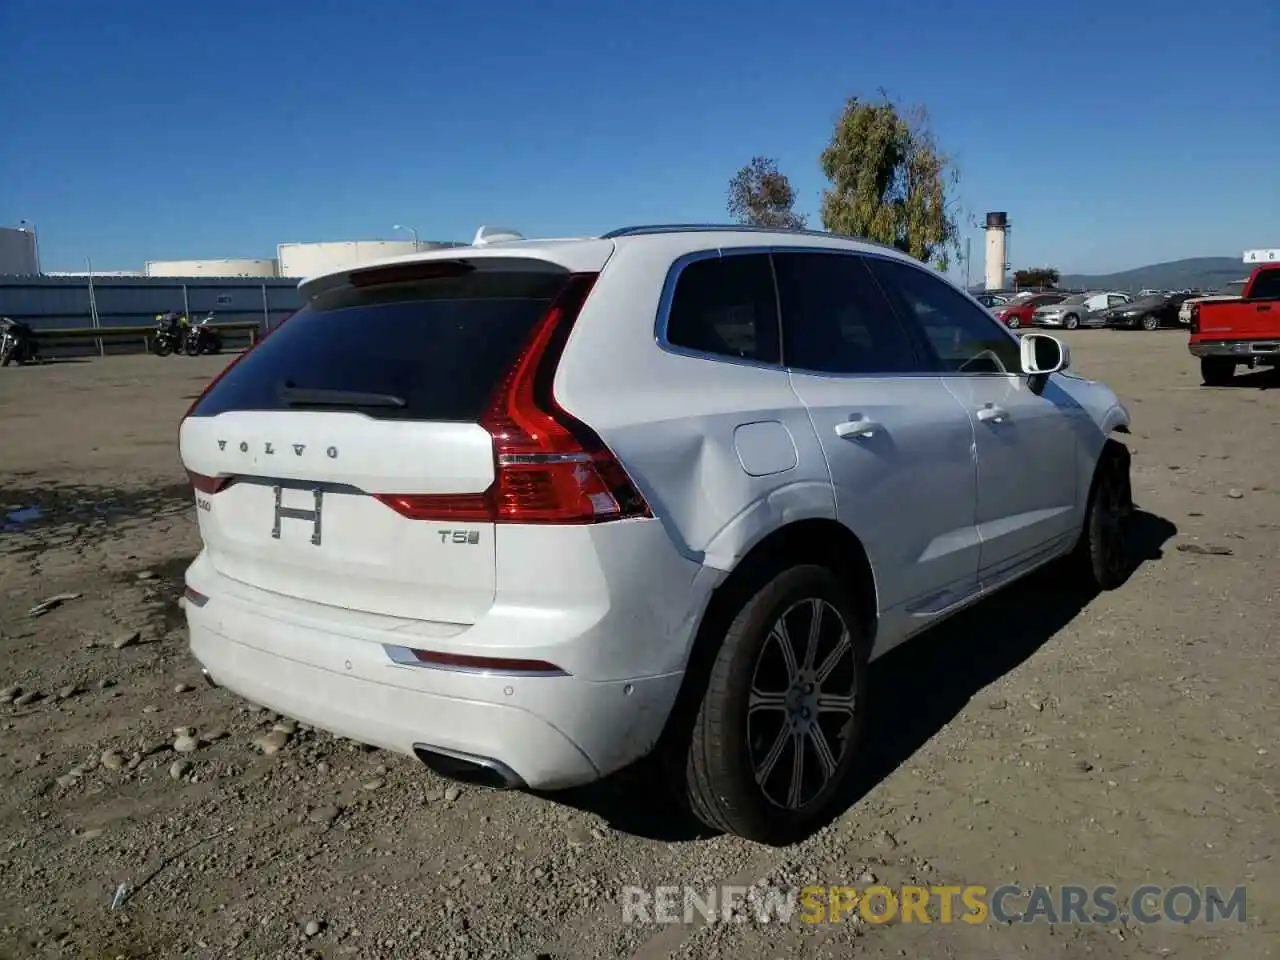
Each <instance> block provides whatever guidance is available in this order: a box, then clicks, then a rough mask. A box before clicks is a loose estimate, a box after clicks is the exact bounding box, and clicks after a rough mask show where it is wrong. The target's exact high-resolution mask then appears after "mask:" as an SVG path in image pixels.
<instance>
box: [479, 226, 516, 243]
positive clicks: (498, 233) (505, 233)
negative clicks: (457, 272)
mask: <svg viewBox="0 0 1280 960" xmlns="http://www.w3.org/2000/svg"><path fill="white" fill-rule="evenodd" d="M523 239H524V234H522V233H520V232H519V231H516V230H512V229H510V228H509V227H485V226H482V227H481V228H480V229H479V230H477V231H476V235H475V239H473V240H472V241H471V245H472V246H473V247H485V246H488V245H489V244H491V243H510V242H511V241H512V240H523Z"/></svg>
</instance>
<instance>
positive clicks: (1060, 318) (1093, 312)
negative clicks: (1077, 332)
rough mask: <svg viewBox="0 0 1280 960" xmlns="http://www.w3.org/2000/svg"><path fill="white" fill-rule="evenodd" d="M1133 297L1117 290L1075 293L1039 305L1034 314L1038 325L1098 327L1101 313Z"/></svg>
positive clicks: (1070, 327) (1068, 327)
mask: <svg viewBox="0 0 1280 960" xmlns="http://www.w3.org/2000/svg"><path fill="white" fill-rule="evenodd" d="M1132 299H1133V298H1132V297H1130V296H1129V294H1127V293H1119V292H1116V291H1112V292H1105V293H1074V294H1072V295H1071V296H1069V297H1067V298H1066V299H1064V300H1062V301H1061V302H1059V303H1051V304H1048V305H1046V306H1043V307H1037V308H1036V311H1035V313H1034V314H1033V315H1032V318H1033V320H1034V321H1035V324H1036V326H1038V327H1066V328H1067V329H1068V330H1074V329H1076V327H1097V326H1101V325H1102V322H1103V321H1102V319H1101V314H1102V312H1103V311H1104V310H1107V309H1108V308H1110V307H1114V306H1116V305H1117V304H1121V303H1128V302H1129V301H1130V300H1132Z"/></svg>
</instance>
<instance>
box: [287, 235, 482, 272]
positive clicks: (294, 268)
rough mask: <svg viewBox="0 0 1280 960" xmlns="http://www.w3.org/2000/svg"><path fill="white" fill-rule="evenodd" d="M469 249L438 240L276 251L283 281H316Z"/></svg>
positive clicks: (297, 246) (325, 245)
mask: <svg viewBox="0 0 1280 960" xmlns="http://www.w3.org/2000/svg"><path fill="white" fill-rule="evenodd" d="M457 246H465V244H460V243H450V242H444V241H437V240H423V241H421V242H418V241H416V240H345V241H341V240H340V241H335V242H332V243H282V244H280V245H279V246H278V247H277V248H276V259H277V260H278V261H279V263H280V276H282V277H298V278H303V277H314V276H316V275H317V274H320V273H328V272H329V271H330V270H345V269H346V268H348V267H354V266H358V265H359V264H362V263H368V262H370V261H371V260H382V259H384V258H386V257H402V256H405V255H407V254H410V253H417V252H418V251H419V250H435V249H437V248H439V247H457Z"/></svg>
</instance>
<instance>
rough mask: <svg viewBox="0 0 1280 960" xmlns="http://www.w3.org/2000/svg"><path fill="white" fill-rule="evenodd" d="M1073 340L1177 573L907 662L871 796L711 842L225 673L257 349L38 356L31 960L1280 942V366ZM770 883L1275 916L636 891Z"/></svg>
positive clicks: (18, 641) (22, 439)
mask: <svg viewBox="0 0 1280 960" xmlns="http://www.w3.org/2000/svg"><path fill="white" fill-rule="evenodd" d="M1065 339H1067V340H1068V341H1069V343H1070V345H1071V347H1072V349H1073V351H1074V360H1075V365H1076V367H1077V369H1078V370H1079V371H1081V372H1082V373H1084V374H1085V375H1088V376H1094V377H1098V378H1100V379H1104V380H1106V381H1108V382H1109V383H1110V384H1111V385H1112V386H1113V387H1114V388H1115V389H1116V390H1117V391H1118V392H1119V393H1120V394H1121V396H1122V397H1123V399H1124V400H1125V401H1126V402H1127V403H1128V404H1129V408H1130V411H1131V413H1132V415H1133V419H1134V432H1133V435H1132V436H1131V437H1130V438H1129V444H1130V447H1131V449H1132V450H1133V452H1134V457H1133V463H1134V488H1135V497H1136V500H1137V502H1138V505H1139V507H1140V508H1141V511H1142V512H1141V514H1140V515H1139V524H1138V525H1139V529H1140V533H1141V538H1142V550H1143V556H1144V560H1143V563H1142V565H1141V566H1140V568H1139V569H1138V570H1137V572H1136V573H1135V574H1134V575H1133V577H1132V579H1131V580H1130V581H1129V583H1128V584H1127V585H1126V586H1124V587H1123V588H1121V589H1120V590H1118V591H1115V592H1113V593H1109V594H1106V595H1102V596H1097V597H1094V598H1079V597H1077V596H1076V595H1074V594H1073V593H1071V592H1070V591H1069V590H1068V589H1066V587H1065V586H1064V585H1063V584H1062V583H1061V582H1059V575H1058V574H1057V573H1055V572H1047V573H1045V574H1043V575H1038V576H1037V577H1035V578H1033V581H1032V582H1027V583H1024V584H1021V585H1018V586H1016V587H1014V588H1012V589H1011V590H1010V591H1007V592H1006V593H1004V594H1003V595H1001V596H999V597H996V598H995V599H993V600H991V601H989V602H987V603H984V604H982V605H981V606H979V607H977V608H975V609H973V610H971V611H969V612H967V613H966V614H964V615H962V616H961V617H960V618H958V619H956V620H954V621H952V622H951V623H949V624H947V625H945V626H943V627H942V628H940V629H938V630H935V631H933V632H932V633H930V634H929V635H926V636H924V637H921V638H919V639H917V640H915V641H913V642H912V643H910V644H907V645H905V646H904V647H902V648H900V649H899V650H897V651H895V652H894V653H893V654H892V655H890V656H889V657H886V658H884V659H883V660H882V661H881V662H879V663H878V664H877V665H876V666H875V667H874V668H873V671H872V680H871V690H872V695H873V697H874V708H873V714H874V715H873V719H872V722H871V727H870V731H869V739H868V749H867V753H866V756H865V758H864V761H863V763H862V766H861V768H860V771H859V775H858V782H857V783H856V784H854V785H852V786H851V793H850V806H849V809H848V810H847V812H846V813H844V815H843V816H841V817H840V818H839V819H838V820H837V821H836V822H834V823H833V824H831V825H830V826H829V827H828V828H826V829H824V830H823V831H821V832H820V833H819V834H817V835H815V836H814V837H813V838H812V839H810V840H808V841H806V842H805V843H803V844H799V845H797V846H795V847H792V848H788V849H782V850H775V849H769V848H764V847H758V846H754V845H751V844H748V843H745V842H741V841H738V840H735V839H728V838H724V837H704V836H700V835H699V833H698V831H696V830H695V829H694V828H693V827H692V826H691V825H690V824H689V823H687V822H685V821H683V820H682V819H680V818H679V817H678V816H676V815H675V814H674V813H671V812H670V811H669V810H668V809H667V808H665V807H664V806H662V805H661V804H660V803H658V802H657V799H656V793H655V792H654V791H653V789H652V787H651V786H650V785H649V784H648V783H647V782H646V780H645V779H644V777H643V776H640V775H638V774H637V773H629V774H624V775H622V776H619V777H617V778H614V779H612V780H610V781H608V782H606V783H604V784H600V785H596V786H594V787H592V788H591V789H587V790H580V791H575V792H573V793H571V794H568V795H561V796H556V797H538V796H531V795H527V794H520V793H504V794H498V793H490V792H486V791H483V790H480V789H477V788H466V787H464V788H461V789H459V788H456V787H451V786H450V785H449V784H448V783H446V782H445V781H442V780H440V779H438V778H436V777H434V776H433V775H431V774H430V773H428V772H427V771H425V770H424V769H423V768H422V767H421V766H420V765H419V764H418V763H417V762H416V761H414V760H411V759H409V758H405V757H398V756H389V755H387V754H385V753H383V752H379V751H372V750H366V749H364V748H362V747H360V746H359V745H357V744H353V743H350V742H347V741H342V740H337V739H335V738H333V737H331V736H329V735H327V734H324V733H322V732H319V731H315V730H309V729H306V728H301V729H294V728H293V724H292V723H291V722H290V721H288V720H287V719H286V718H277V717H275V716H274V715H272V714H269V713H267V712H265V711H261V710H259V709H257V708H256V707H253V706H250V705H247V704H245V703H243V702H241V701H240V700H238V699H237V698H236V697H235V696H234V695H232V694H230V693H227V692H225V691H222V690H213V689H210V688H207V687H206V686H204V685H203V684H202V683H201V680H200V676H199V673H198V669H197V667H196V665H195V664H194V663H193V661H192V660H191V658H190V657H189V655H188V652H187V649H186V637H185V628H184V624H183V619H182V614H181V611H180V610H179V608H178V606H177V604H176V600H177V598H178V597H179V595H180V592H181V584H182V573H183V570H184V568H185V566H186V564H187V563H189V562H190V560H191V559H192V557H193V556H194V555H195V553H196V551H197V549H198V547H199V538H198V535H197V529H196V523H195V511H194V509H193V503H192V501H191V497H190V495H189V492H188V489H187V488H186V487H185V486H184V484H183V473H182V470H181V468H180V465H179V463H178V460H177V452H176V444H175V440H176V435H177V426H178V420H179V418H180V417H181V415H182V413H183V411H184V410H185V408H186V406H187V405H188V404H189V402H190V400H191V399H192V398H193V397H194V395H195V394H196V393H197V392H198V391H199V389H200V388H201V387H202V385H203V384H204V383H205V382H207V380H208V379H209V378H210V377H211V376H212V375H213V374H214V373H215V372H216V370H217V369H218V367H219V365H220V362H221V361H219V360H218V359H217V358H198V359H188V358H171V359H160V358H155V357H148V356H135V357H111V358H107V359H106V360H91V361H82V362H66V363H50V364H47V365H44V366H40V367H33V368H23V369H17V368H9V369H5V370H2V371H0V526H3V532H0V650H2V651H3V660H2V662H0V688H4V690H3V693H0V701H3V702H2V703H0V778H2V779H3V782H4V784H5V790H4V793H3V796H2V798H0V889H2V890H3V895H2V896H0V957H10V958H23V960H25V958H37V957H46V956H49V957H87V958H114V957H127V958H135V957H144V956H145V957H164V958H170V957H245V958H256V957H300V956H311V957H324V958H338V957H358V958H383V957H387V958H391V957H397V958H398V957H406V958H426V957H439V958H444V957H457V958H463V957H466V958H481V957H494V958H498V957H503V958H505V957H544V958H579V957H582V958H586V957H637V958H665V957H669V956H677V957H686V958H711V957H720V956H724V957H728V956H731V955H736V956H738V957H741V958H745V960H769V958H775V957H790V956H800V955H803V956H806V957H833V958H834V957H847V956H867V957H910V958H913V960H914V958H931V957H934V958H936V957H960V958H969V957H972V958H984V960H985V958H991V957H1015V956H1017V957H1022V956H1032V957H1040V956H1045V957H1058V956H1068V957H1069V956H1083V955H1086V954H1088V955H1090V956H1092V957H1101V958H1111V957H1130V956H1142V957H1160V956H1164V957H1178V958H1188V957H1206V958H1208V957H1222V958H1226V957H1230V958H1233V960H1250V958H1261V957H1270V956H1276V955H1280V947H1277V944H1280V933H1278V932H1277V931H1278V930H1280V914H1277V910H1280V863H1278V862H1277V851H1278V846H1277V837H1278V836H1280V830H1278V829H1277V827H1278V826H1280V816H1278V815H1277V814H1278V811H1277V791H1278V790H1280V776H1278V775H1277V767H1276V760H1277V755H1278V753H1280V746H1278V745H1277V743H1276V731H1277V729H1280V682H1278V679H1280V648H1278V647H1277V645H1276V643H1275V640H1274V637H1275V633H1276V631H1275V628H1276V626H1277V624H1278V623H1280V616H1278V614H1280V603H1278V602H1277V592H1278V591H1280V535H1278V533H1280V479H1278V478H1277V470H1278V468H1280V429H1277V427H1278V426H1280V390H1277V389H1275V388H1276V387H1280V378H1278V377H1275V376H1273V375H1271V374H1257V375H1252V376H1250V377H1247V378H1241V383H1240V384H1239V385H1238V386H1235V387H1231V388H1223V389H1207V388H1202V387H1200V386H1199V377H1198V374H1197V373H1196V371H1195V368H1194V364H1193V362H1192V360H1191V358H1190V357H1189V356H1188V355H1187V353H1186V347H1185V340H1186V337H1185V335H1184V334H1183V333H1180V332H1178V331H1167V332H1158V333H1113V332H1108V331H1077V332H1075V333H1072V334H1068V335H1066V336H1065ZM1268 388H1269V389H1268ZM1188 548H1189V549H1188ZM1197 549H1198V550H1201V551H1206V550H1207V551H1208V552H1195V551H1196V550H1197ZM59 594H65V595H67V598H66V599H64V600H63V601H62V602H61V603H60V604H58V605H55V606H53V608H52V609H49V610H48V611H47V612H44V613H43V614H40V615H35V616H33V615H32V614H31V611H32V608H34V607H36V606H37V604H39V603H40V602H41V601H43V600H46V599H48V598H51V597H54V596H56V595H59ZM15 687H16V688H17V689H14V688H15ZM277 723H279V727H280V734H279V736H277V737H276V738H275V740H276V742H277V743H279V742H281V741H283V742H284V746H283V748H282V749H279V750H278V751H276V752H270V750H271V748H270V747H268V748H267V751H266V752H264V750H263V748H262V746H261V745H258V744H255V741H256V740H258V739H259V738H261V737H263V736H264V735H265V734H267V733H268V732H269V731H271V730H272V728H273V724H277ZM184 728H193V729H190V730H188V729H184ZM175 747H176V748H177V749H175ZM868 875H870V876H868ZM871 878H874V880H873V879H871ZM758 882H760V883H768V884H795V885H808V884H835V885H844V884H850V885H854V886H859V887H864V886H866V885H868V884H869V883H873V882H878V883H883V884H887V885H889V886H891V887H893V886H897V885H900V884H906V883H922V884H926V885H938V884H951V885H966V884H980V885H983V886H986V887H987V888H988V889H994V888H995V887H998V886H1000V885H1002V884H1006V883H1008V884H1019V885H1021V887H1022V888H1023V889H1029V888H1031V887H1033V886H1036V885H1055V886H1056V885H1060V884H1066V883H1074V884H1080V885H1083V886H1086V887H1094V886H1096V885H1099V884H1112V885H1114V886H1116V887H1117V888H1118V890H1119V891H1120V893H1119V899H1120V900H1121V902H1122V905H1123V902H1124V897H1125V893H1126V892H1127V891H1130V890H1133V889H1134V888H1136V887H1137V886H1138V885H1140V884H1143V883H1152V884H1156V885H1159V886H1161V887H1164V888H1168V887H1171V886H1174V885H1177V884H1188V885H1191V886H1194V887H1200V888H1203V887H1205V886H1208V885H1216V886H1218V887H1219V888H1220V889H1222V890H1224V891H1226V890H1230V889H1232V888H1234V887H1236V886H1240V885H1243V886H1244V887H1245V888H1246V896H1247V900H1246V903H1247V906H1246V920H1245V922H1244V923H1238V922H1235V921H1231V920H1227V921H1222V920H1219V921H1218V922H1217V923H1212V924H1211V923H1207V922H1204V921H1197V922H1193V923H1188V924H1181V925H1180V924H1176V923H1172V922H1164V923H1158V924H1151V925H1143V924H1140V923H1137V922H1136V921H1133V920H1129V921H1128V922H1126V923H1121V922H1116V923H1111V924H1105V925H1098V924H1094V925H1082V924H1070V925H1069V924H1051V923H1047V922H1040V923H1034V924H1026V923H1014V924H1001V923H996V922H988V923H981V924H976V925H974V924H967V923H953V924H940V923H936V922H935V923H933V924H931V925H925V924H921V923H905V922H896V921H895V922H890V923H885V924H876V923H867V922H865V921H862V920H859V919H857V918H856V917H851V918H846V919H845V921H844V922H841V923H836V924H828V925H811V924H804V923H801V922H798V920H793V921H792V922H791V923H758V922H755V921H750V922H745V923H729V924H725V923H718V924H711V925H708V924H706V923H692V924H686V923H675V924H658V923H626V922H624V915H623V910H622V907H621V906H620V900H619V898H620V897H621V896H622V895H623V890H624V887H627V886H640V887H644V888H647V889H649V890H652V889H654V888H656V887H658V886H662V885H672V886H695V887H698V888H700V889H703V888H707V887H709V886H711V885H714V884H756V883H758ZM118 891H120V892H119V893H117V892H118ZM113 900H117V901H118V902H116V903H115V909H113V908H112V907H113Z"/></svg>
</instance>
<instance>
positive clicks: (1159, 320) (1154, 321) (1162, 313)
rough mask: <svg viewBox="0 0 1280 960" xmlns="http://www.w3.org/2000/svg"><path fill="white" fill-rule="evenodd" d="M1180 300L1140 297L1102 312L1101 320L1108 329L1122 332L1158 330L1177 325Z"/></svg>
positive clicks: (1161, 295) (1158, 295) (1155, 296)
mask: <svg viewBox="0 0 1280 960" xmlns="http://www.w3.org/2000/svg"><path fill="white" fill-rule="evenodd" d="M1180 304H1181V300H1180V299H1179V298H1178V297H1171V296H1169V295H1168V294H1163V293H1158V294H1155V295H1154V296H1146V297H1140V298H1139V299H1137V300H1134V301H1132V302H1129V303H1121V304H1118V305H1117V306H1114V307H1109V308H1108V309H1106V310H1104V311H1102V314H1101V319H1102V321H1103V322H1104V323H1105V324H1106V325H1107V326H1108V327H1116V328H1119V329H1123V330H1139V329H1141V330H1158V329H1159V328H1160V327H1172V326H1176V325H1177V323H1178V307H1179V306H1180Z"/></svg>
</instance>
